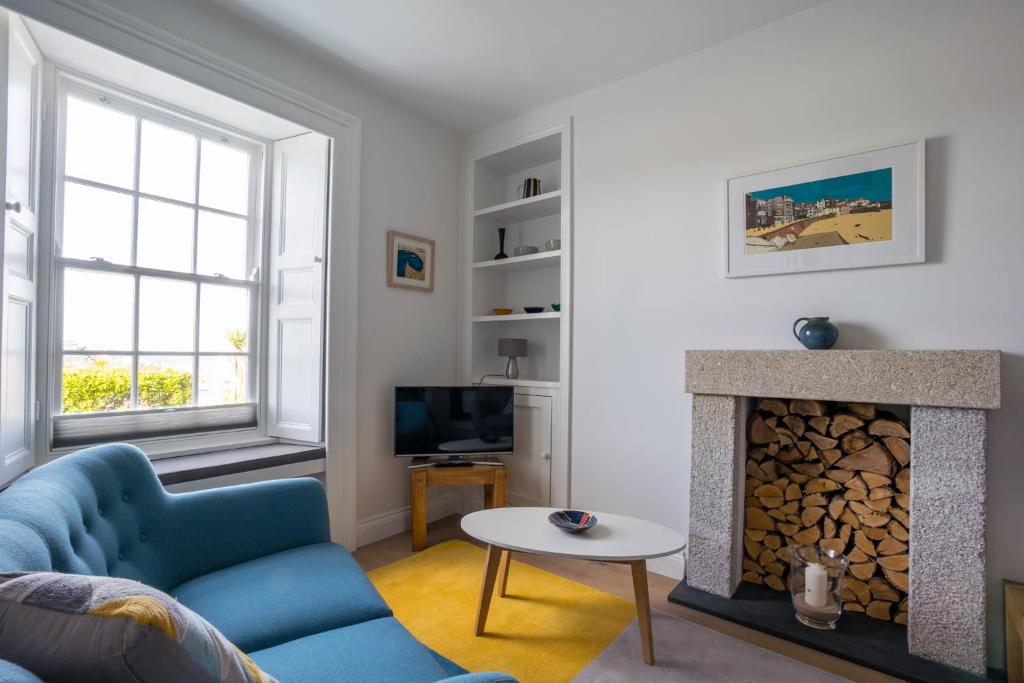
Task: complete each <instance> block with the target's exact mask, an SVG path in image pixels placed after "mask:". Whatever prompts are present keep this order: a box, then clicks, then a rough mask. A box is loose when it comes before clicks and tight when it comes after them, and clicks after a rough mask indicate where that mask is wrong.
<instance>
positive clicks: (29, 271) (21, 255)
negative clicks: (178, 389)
mask: <svg viewBox="0 0 1024 683" xmlns="http://www.w3.org/2000/svg"><path fill="white" fill-rule="evenodd" d="M4 20H5V23H6V27H5V30H4V31H3V32H2V34H3V36H4V39H5V40H6V46H5V47H6V49H3V48H0V54H6V55H7V79H6V97H0V106H4V105H5V112H4V113H5V115H6V123H7V125H6V136H7V137H6V143H7V144H6V163H5V170H6V176H5V183H4V184H5V199H6V202H5V210H4V236H3V285H2V287H3V311H2V318H0V484H3V483H5V482H7V481H10V480H11V479H13V478H14V477H15V476H17V475H18V474H20V473H21V472H23V471H25V470H27V469H28V468H29V467H31V466H32V464H33V460H34V448H33V445H34V444H33V442H34V439H33V435H34V432H35V424H34V423H35V419H36V417H37V416H36V412H37V411H36V401H35V381H34V378H33V374H34V370H35V359H34V356H35V347H36V344H35V335H36V290H37V279H36V277H37V276H36V245H37V242H38V240H37V230H38V227H39V221H38V213H39V134H40V128H41V118H40V97H41V83H42V58H41V56H40V54H39V49H38V48H37V47H36V45H35V43H34V42H33V40H32V36H31V35H30V34H29V32H28V30H27V29H26V28H25V25H24V24H23V23H22V22H21V20H20V19H18V18H17V17H15V16H13V15H10V14H6V15H5V17H4Z"/></svg>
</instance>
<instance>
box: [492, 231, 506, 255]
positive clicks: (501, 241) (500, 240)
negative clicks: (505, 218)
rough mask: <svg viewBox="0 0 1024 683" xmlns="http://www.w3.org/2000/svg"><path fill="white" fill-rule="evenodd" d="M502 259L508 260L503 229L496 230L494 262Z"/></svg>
mask: <svg viewBox="0 0 1024 683" xmlns="http://www.w3.org/2000/svg"><path fill="white" fill-rule="evenodd" d="M503 258H508V254H506V253H505V228H498V253H497V254H495V255H494V260H495V261H497V260H498V259H503Z"/></svg>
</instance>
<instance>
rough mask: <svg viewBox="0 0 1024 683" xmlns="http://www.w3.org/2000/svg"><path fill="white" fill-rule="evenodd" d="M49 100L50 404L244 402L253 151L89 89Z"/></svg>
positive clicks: (63, 409)
mask: <svg viewBox="0 0 1024 683" xmlns="http://www.w3.org/2000/svg"><path fill="white" fill-rule="evenodd" d="M61 98H62V103H63V114H64V117H63V136H62V149H63V154H62V155H60V154H59V155H58V160H61V159H62V160H63V167H62V169H59V170H62V171H63V172H62V174H61V175H59V176H58V179H59V182H60V184H61V187H60V188H58V189H59V190H60V191H61V192H62V199H60V198H59V200H58V212H57V218H58V226H57V227H58V230H57V234H58V235H60V238H59V249H58V252H57V253H58V256H57V260H56V264H57V272H56V280H55V282H56V284H57V286H58V290H59V292H60V295H59V297H58V298H59V301H58V309H57V310H58V312H59V315H58V317H57V321H58V324H59V325H60V339H59V344H60V367H61V372H60V377H59V381H60V391H59V396H60V409H59V411H58V413H59V414H81V413H111V412H123V411H134V410H148V409H157V408H159V409H167V408H188V407H204V406H220V405H230V404H238V403H247V402H254V401H255V393H254V384H255V382H254V381H253V378H254V377H255V375H254V367H255V362H256V359H255V357H254V352H255V349H254V348H253V347H254V336H255V335H254V330H255V327H254V325H255V317H256V314H255V311H256V310H257V308H256V302H258V300H259V297H258V291H257V285H256V283H255V282H254V281H253V280H251V279H250V273H251V272H252V271H253V266H254V265H255V263H256V255H257V254H258V253H259V245H258V236H259V231H258V230H257V228H256V225H257V222H256V220H255V218H254V214H255V213H256V209H255V207H256V206H257V200H258V176H259V168H260V166H259V162H260V152H261V148H260V147H259V145H257V144H255V143H251V142H248V141H244V140H234V139H229V138H228V137H226V136H225V135H223V134H221V133H218V132H217V131H215V130H213V129H207V128H205V127H204V126H203V125H200V124H196V123H194V122H192V121H189V120H186V119H180V120H179V119H178V118H177V117H174V116H172V115H169V114H165V113H163V112H161V111H159V110H155V109H154V110H152V111H151V110H150V109H148V108H147V107H145V106H143V105H140V104H137V103H135V102H121V101H116V102H115V101H112V100H113V99H114V98H113V97H112V96H108V95H107V94H105V93H103V92H93V91H92V90H90V89H87V88H82V89H78V88H70V87H69V88H67V89H65V90H64V91H63V92H62V94H61ZM58 163H59V161H58Z"/></svg>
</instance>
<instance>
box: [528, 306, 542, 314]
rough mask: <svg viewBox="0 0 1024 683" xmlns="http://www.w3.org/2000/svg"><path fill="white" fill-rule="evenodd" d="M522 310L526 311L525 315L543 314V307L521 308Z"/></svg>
mask: <svg viewBox="0 0 1024 683" xmlns="http://www.w3.org/2000/svg"><path fill="white" fill-rule="evenodd" d="M523 310H524V311H526V312H527V313H543V312H544V307H543V306H523Z"/></svg>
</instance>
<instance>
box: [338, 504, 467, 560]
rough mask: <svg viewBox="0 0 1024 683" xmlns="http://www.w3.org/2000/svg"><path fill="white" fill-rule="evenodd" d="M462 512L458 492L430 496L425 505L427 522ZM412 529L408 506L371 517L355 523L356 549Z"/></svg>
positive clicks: (410, 512) (410, 511)
mask: <svg viewBox="0 0 1024 683" xmlns="http://www.w3.org/2000/svg"><path fill="white" fill-rule="evenodd" d="M461 512H462V496H461V495H460V493H459V492H458V491H453V492H451V493H446V494H444V495H441V496H437V497H436V498H435V497H433V496H431V497H430V500H429V501H428V504H427V521H428V522H435V521H437V520H439V519H441V518H443V517H447V516H449V515H454V514H456V513H461ZM410 528H412V510H411V509H410V507H409V506H408V505H406V506H405V507H402V508H398V509H397V510H390V511H388V512H382V513H380V514H376V515H372V516H370V517H366V518H365V519H361V520H359V521H358V522H356V547H357V548H360V547H362V546H364V545H368V544H370V543H374V542H376V541H380V540H382V539H385V538H389V537H391V536H396V535H398V534H400V533H403V532H406V531H408V530H409V529H410Z"/></svg>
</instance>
